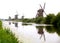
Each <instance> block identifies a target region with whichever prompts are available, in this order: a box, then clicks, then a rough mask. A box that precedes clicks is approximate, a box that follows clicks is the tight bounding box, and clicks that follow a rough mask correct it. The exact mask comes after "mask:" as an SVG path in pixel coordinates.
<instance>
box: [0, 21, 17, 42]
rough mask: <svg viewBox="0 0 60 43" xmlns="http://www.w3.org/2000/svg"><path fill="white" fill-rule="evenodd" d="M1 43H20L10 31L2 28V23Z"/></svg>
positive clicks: (0, 29) (0, 23)
mask: <svg viewBox="0 0 60 43" xmlns="http://www.w3.org/2000/svg"><path fill="white" fill-rule="evenodd" d="M0 43H18V39H17V38H16V37H15V35H14V34H13V33H12V32H11V31H10V30H8V29H6V28H3V27H2V21H0Z"/></svg>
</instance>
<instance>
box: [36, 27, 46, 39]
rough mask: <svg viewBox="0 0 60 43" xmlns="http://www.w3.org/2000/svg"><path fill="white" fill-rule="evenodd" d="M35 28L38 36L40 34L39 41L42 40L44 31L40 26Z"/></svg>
mask: <svg viewBox="0 0 60 43" xmlns="http://www.w3.org/2000/svg"><path fill="white" fill-rule="evenodd" d="M36 28H37V29H38V34H40V35H41V36H40V39H41V38H42V36H43V37H44V40H46V39H45V34H44V31H43V27H42V26H36Z"/></svg>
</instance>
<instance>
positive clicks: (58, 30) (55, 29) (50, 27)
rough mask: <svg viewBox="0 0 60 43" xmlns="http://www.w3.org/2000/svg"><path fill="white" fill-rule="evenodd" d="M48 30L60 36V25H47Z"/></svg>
mask: <svg viewBox="0 0 60 43" xmlns="http://www.w3.org/2000/svg"><path fill="white" fill-rule="evenodd" d="M45 29H46V31H47V32H49V33H55V32H56V33H57V34H58V35H59V36H60V27H56V26H47V27H46V28H45Z"/></svg>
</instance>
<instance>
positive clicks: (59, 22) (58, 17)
mask: <svg viewBox="0 0 60 43" xmlns="http://www.w3.org/2000/svg"><path fill="white" fill-rule="evenodd" d="M52 24H53V25H55V26H60V12H59V13H58V14H57V15H56V17H55V18H53V21H52Z"/></svg>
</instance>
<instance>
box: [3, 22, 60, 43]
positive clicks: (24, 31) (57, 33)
mask: <svg viewBox="0 0 60 43" xmlns="http://www.w3.org/2000/svg"><path fill="white" fill-rule="evenodd" d="M3 26H4V27H6V28H10V30H11V31H12V32H13V33H14V34H15V36H16V37H17V38H18V40H19V41H20V42H23V43H60V30H59V29H58V28H55V27H52V26H51V25H45V24H35V23H32V25H22V22H12V21H11V23H9V21H3Z"/></svg>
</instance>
